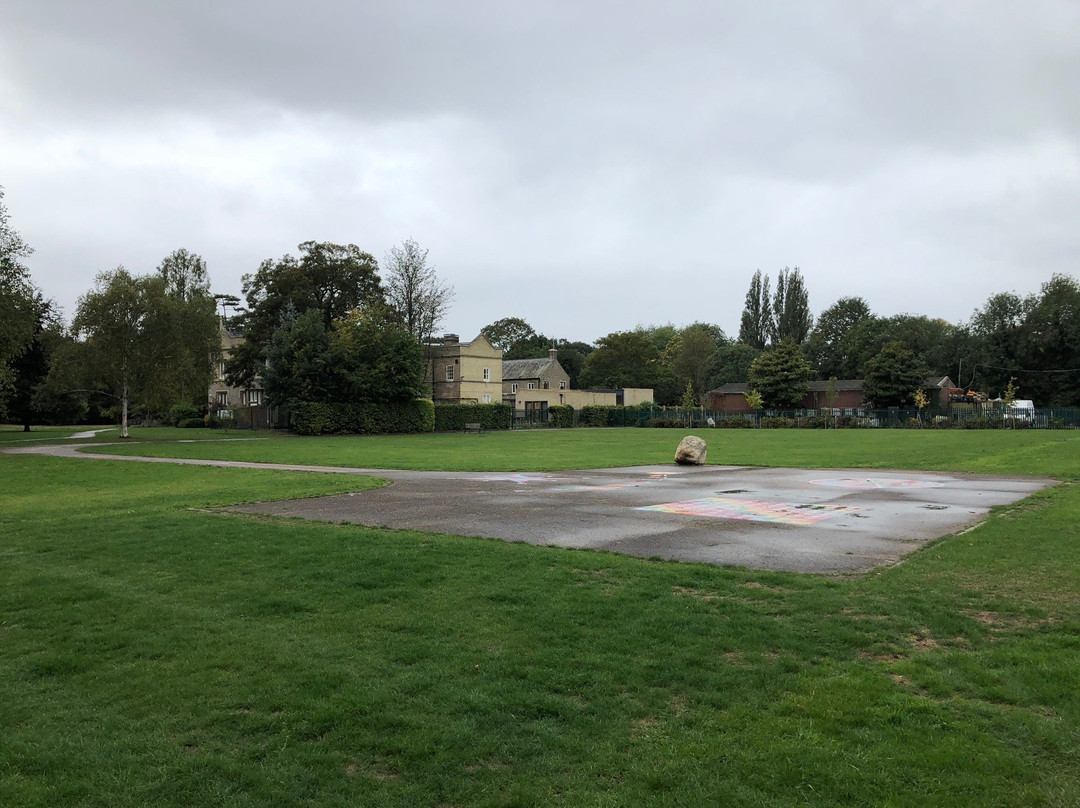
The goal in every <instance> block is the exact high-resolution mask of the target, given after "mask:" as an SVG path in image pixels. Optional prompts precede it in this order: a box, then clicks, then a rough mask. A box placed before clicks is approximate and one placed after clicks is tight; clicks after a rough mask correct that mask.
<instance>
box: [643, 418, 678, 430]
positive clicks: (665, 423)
mask: <svg viewBox="0 0 1080 808" xmlns="http://www.w3.org/2000/svg"><path fill="white" fill-rule="evenodd" d="M645 426H650V427H656V428H659V429H675V428H676V427H680V426H681V427H683V428H684V429H685V428H686V421H680V420H677V419H675V418H664V417H663V416H660V417H657V418H650V419H649V420H648V421H646V422H645Z"/></svg>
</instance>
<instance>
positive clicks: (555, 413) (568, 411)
mask: <svg viewBox="0 0 1080 808" xmlns="http://www.w3.org/2000/svg"><path fill="white" fill-rule="evenodd" d="M548 425H549V426H554V427H561V428H566V427H572V426H573V425H574V408H573V407H572V406H570V405H569V404H552V405H551V406H550V407H548Z"/></svg>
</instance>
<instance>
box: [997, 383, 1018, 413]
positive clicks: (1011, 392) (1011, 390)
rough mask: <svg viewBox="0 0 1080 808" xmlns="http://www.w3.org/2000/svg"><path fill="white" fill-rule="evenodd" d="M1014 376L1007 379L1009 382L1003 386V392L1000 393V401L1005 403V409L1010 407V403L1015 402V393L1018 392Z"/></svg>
mask: <svg viewBox="0 0 1080 808" xmlns="http://www.w3.org/2000/svg"><path fill="white" fill-rule="evenodd" d="M1015 382H1016V377H1015V376H1013V377H1011V378H1010V379H1009V384H1008V386H1007V387H1006V388H1005V392H1004V393H1002V395H1001V403H1002V404H1004V405H1005V409H1007V410H1008V409H1012V405H1013V404H1015V403H1016V394H1017V393H1018V392H1019V390H1020V388H1018V387H1017V386H1016V384H1015Z"/></svg>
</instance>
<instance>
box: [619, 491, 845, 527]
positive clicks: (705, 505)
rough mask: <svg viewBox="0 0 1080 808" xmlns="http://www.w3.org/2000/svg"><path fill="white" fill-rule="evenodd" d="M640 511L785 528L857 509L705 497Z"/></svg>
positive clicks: (842, 506) (647, 507)
mask: <svg viewBox="0 0 1080 808" xmlns="http://www.w3.org/2000/svg"><path fill="white" fill-rule="evenodd" d="M637 510H639V511H660V512H662V513H677V514H682V515H683V516H708V517H712V518H714V519H738V520H741V521H744V522H775V523H778V524H784V525H812V524H814V523H815V522H820V521H822V520H823V519H832V518H833V517H834V516H840V515H843V514H853V513H855V512H856V511H858V510H859V509H858V508H852V507H851V506H848V505H790V504H787V503H784V502H765V501H763V500H754V499H731V498H729V497H704V498H703V499H687V500H683V501H682V502H665V503H664V504H662V505H646V506H644V507H641V508H637Z"/></svg>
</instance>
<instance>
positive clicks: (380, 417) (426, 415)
mask: <svg viewBox="0 0 1080 808" xmlns="http://www.w3.org/2000/svg"><path fill="white" fill-rule="evenodd" d="M290 421H291V428H292V430H293V431H294V432H296V433H297V434H300V435H340V434H354V435H386V434H406V433H411V432H432V431H434V429H435V405H434V404H433V403H432V402H431V400H430V399H423V398H421V399H413V400H412V401H394V402H382V403H372V402H364V403H350V404H343V403H333V402H313V401H298V402H295V403H294V404H293V405H292V407H291V409H290Z"/></svg>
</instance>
